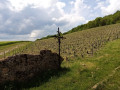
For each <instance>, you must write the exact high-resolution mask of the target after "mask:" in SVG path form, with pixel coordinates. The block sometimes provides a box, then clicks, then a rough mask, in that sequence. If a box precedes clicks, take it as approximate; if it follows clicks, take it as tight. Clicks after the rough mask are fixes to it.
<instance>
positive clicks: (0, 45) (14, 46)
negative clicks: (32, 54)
mask: <svg viewBox="0 0 120 90" xmlns="http://www.w3.org/2000/svg"><path fill="white" fill-rule="evenodd" d="M29 43H31V42H29V41H0V59H2V58H4V54H6V55H5V57H7V56H12V55H13V54H14V52H15V50H16V51H18V49H21V48H22V47H24V46H26V45H28V44H29ZM16 53H17V52H16Z"/></svg>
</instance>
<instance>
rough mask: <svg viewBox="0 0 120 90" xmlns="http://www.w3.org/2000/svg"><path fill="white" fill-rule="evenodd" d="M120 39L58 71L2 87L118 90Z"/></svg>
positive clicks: (13, 88)
mask: <svg viewBox="0 0 120 90" xmlns="http://www.w3.org/2000/svg"><path fill="white" fill-rule="evenodd" d="M119 46H120V39H118V40H114V41H112V42H109V43H107V44H106V45H105V46H104V47H103V48H101V50H99V51H98V52H97V53H96V54H94V55H93V57H86V58H82V59H80V58H78V57H76V58H74V59H71V60H69V61H67V62H63V63H62V69H61V70H60V71H50V70H49V71H48V72H45V73H43V74H42V75H41V76H36V77H35V78H33V79H30V80H29V82H27V83H16V82H15V83H7V84H6V85H4V89H5V90H11V89H12V90H28V89H29V90H88V89H90V90H92V89H96V90H119V85H120V80H119V78H120V47H119ZM1 88H2V86H1Z"/></svg>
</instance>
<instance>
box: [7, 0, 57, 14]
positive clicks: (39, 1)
mask: <svg viewBox="0 0 120 90" xmlns="http://www.w3.org/2000/svg"><path fill="white" fill-rule="evenodd" d="M8 1H9V2H10V3H11V5H9V8H10V9H11V10H12V11H17V12H18V11H21V10H23V9H24V8H25V7H27V6H29V5H30V6H31V7H32V8H49V7H51V6H52V4H54V3H55V2H56V1H57V0H8Z"/></svg>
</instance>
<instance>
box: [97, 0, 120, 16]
mask: <svg viewBox="0 0 120 90" xmlns="http://www.w3.org/2000/svg"><path fill="white" fill-rule="evenodd" d="M106 4H107V5H106ZM99 6H101V7H100V9H101V11H102V13H103V15H108V14H113V13H115V12H116V11H117V10H120V0H106V1H105V2H104V3H103V2H102V3H101V5H99Z"/></svg>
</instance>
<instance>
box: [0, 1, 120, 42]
mask: <svg viewBox="0 0 120 90" xmlns="http://www.w3.org/2000/svg"><path fill="white" fill-rule="evenodd" d="M117 10H120V0H0V41H9V40H35V39H37V38H41V37H44V36H46V35H51V34H55V33H56V31H57V27H60V31H61V32H66V31H68V30H70V29H72V28H73V27H76V26H78V25H81V24H84V23H87V22H88V21H89V20H93V19H95V18H96V17H102V16H105V15H108V14H113V13H114V12H116V11H117Z"/></svg>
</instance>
